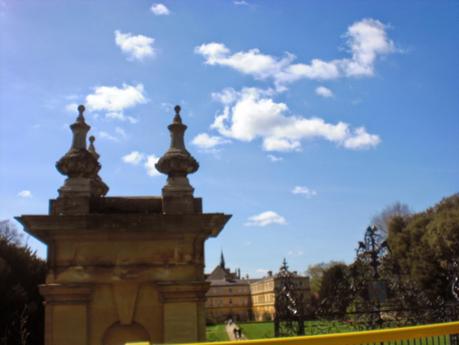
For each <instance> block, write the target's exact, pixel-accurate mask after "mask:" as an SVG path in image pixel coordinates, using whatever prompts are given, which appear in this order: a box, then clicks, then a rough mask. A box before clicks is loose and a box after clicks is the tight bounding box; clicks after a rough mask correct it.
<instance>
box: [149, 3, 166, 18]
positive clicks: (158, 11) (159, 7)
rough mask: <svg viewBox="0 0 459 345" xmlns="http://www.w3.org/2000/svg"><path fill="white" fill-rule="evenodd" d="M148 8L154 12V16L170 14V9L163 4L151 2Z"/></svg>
mask: <svg viewBox="0 0 459 345" xmlns="http://www.w3.org/2000/svg"><path fill="white" fill-rule="evenodd" d="M150 10H151V12H153V13H154V15H155V16H168V15H169V14H171V11H169V9H168V8H167V7H166V5H164V4H153V5H152V6H151V8H150Z"/></svg>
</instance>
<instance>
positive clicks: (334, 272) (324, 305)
mask: <svg viewBox="0 0 459 345" xmlns="http://www.w3.org/2000/svg"><path fill="white" fill-rule="evenodd" d="M319 301H320V307H319V308H320V309H319V314H321V315H322V316H325V317H327V316H329V317H330V318H336V317H341V316H343V315H344V314H345V313H346V309H347V307H348V306H349V304H350V303H351V301H352V289H351V282H350V274H349V267H348V266H347V265H345V264H343V263H336V264H334V265H333V266H330V267H329V268H328V269H327V270H325V272H324V273H323V277H322V283H321V286H320V290H319Z"/></svg>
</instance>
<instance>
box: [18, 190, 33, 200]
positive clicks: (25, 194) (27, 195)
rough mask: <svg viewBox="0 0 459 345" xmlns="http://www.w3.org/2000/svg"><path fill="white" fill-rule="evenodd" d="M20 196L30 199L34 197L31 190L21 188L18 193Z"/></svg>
mask: <svg viewBox="0 0 459 345" xmlns="http://www.w3.org/2000/svg"><path fill="white" fill-rule="evenodd" d="M18 196H19V197H21V198H24V199H28V198H31V197H32V192H31V191H30V190H21V191H20V192H19V193H18Z"/></svg>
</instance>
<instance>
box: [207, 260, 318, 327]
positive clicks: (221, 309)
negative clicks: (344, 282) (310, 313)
mask: <svg viewBox="0 0 459 345" xmlns="http://www.w3.org/2000/svg"><path fill="white" fill-rule="evenodd" d="M294 279H295V285H296V286H297V288H298V290H299V292H301V294H302V295H303V298H304V301H303V302H304V303H305V305H306V304H307V303H309V300H310V289H309V278H308V277H303V276H300V275H296V276H295V278H294ZM206 280H207V281H208V282H209V283H210V289H209V291H208V292H207V294H206V297H207V300H206V313H207V316H206V319H207V322H208V323H221V322H223V321H225V320H228V319H230V318H231V319H233V320H235V321H249V320H256V321H263V320H272V319H274V314H275V296H276V288H277V287H278V285H279V279H278V278H277V276H276V275H273V274H272V272H271V271H270V272H268V276H267V277H264V278H262V279H249V278H248V277H247V278H242V279H241V273H240V270H239V269H238V270H236V272H231V271H230V270H229V269H228V268H226V267H225V258H224V256H223V253H222V254H221V257H220V264H219V265H218V266H217V267H215V268H214V270H213V271H212V272H211V273H210V274H209V275H208V276H207V277H206Z"/></svg>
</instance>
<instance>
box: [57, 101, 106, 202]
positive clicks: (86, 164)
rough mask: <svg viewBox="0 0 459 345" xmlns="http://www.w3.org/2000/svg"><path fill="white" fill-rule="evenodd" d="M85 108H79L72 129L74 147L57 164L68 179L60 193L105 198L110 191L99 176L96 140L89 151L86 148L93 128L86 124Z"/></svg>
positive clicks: (92, 142)
mask: <svg viewBox="0 0 459 345" xmlns="http://www.w3.org/2000/svg"><path fill="white" fill-rule="evenodd" d="M84 110H85V107H84V106H83V105H80V106H79V107H78V113H79V114H78V117H77V119H76V121H75V123H73V124H72V125H70V129H71V130H72V133H73V141H72V146H71V147H70V149H69V151H68V152H67V153H66V154H65V155H64V156H63V157H62V158H61V159H60V160H59V161H58V162H57V163H56V168H57V170H58V171H59V172H60V173H61V174H62V175H65V176H68V179H67V180H66V181H65V184H64V186H63V187H61V189H60V192H61V194H62V193H64V194H65V193H79V194H80V195H84V194H87V195H88V196H103V195H105V194H106V193H107V191H108V186H107V185H106V184H105V183H104V182H103V181H102V179H101V178H100V177H99V176H98V172H99V170H100V169H101V165H100V163H99V162H98V158H99V155H98V154H97V152H96V151H95V148H94V138H93V140H92V141H91V147H90V150H91V151H89V150H88V149H87V148H86V135H87V133H88V131H89V129H90V128H91V127H90V126H89V125H88V124H86V122H85V119H84V116H83V112H84Z"/></svg>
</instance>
